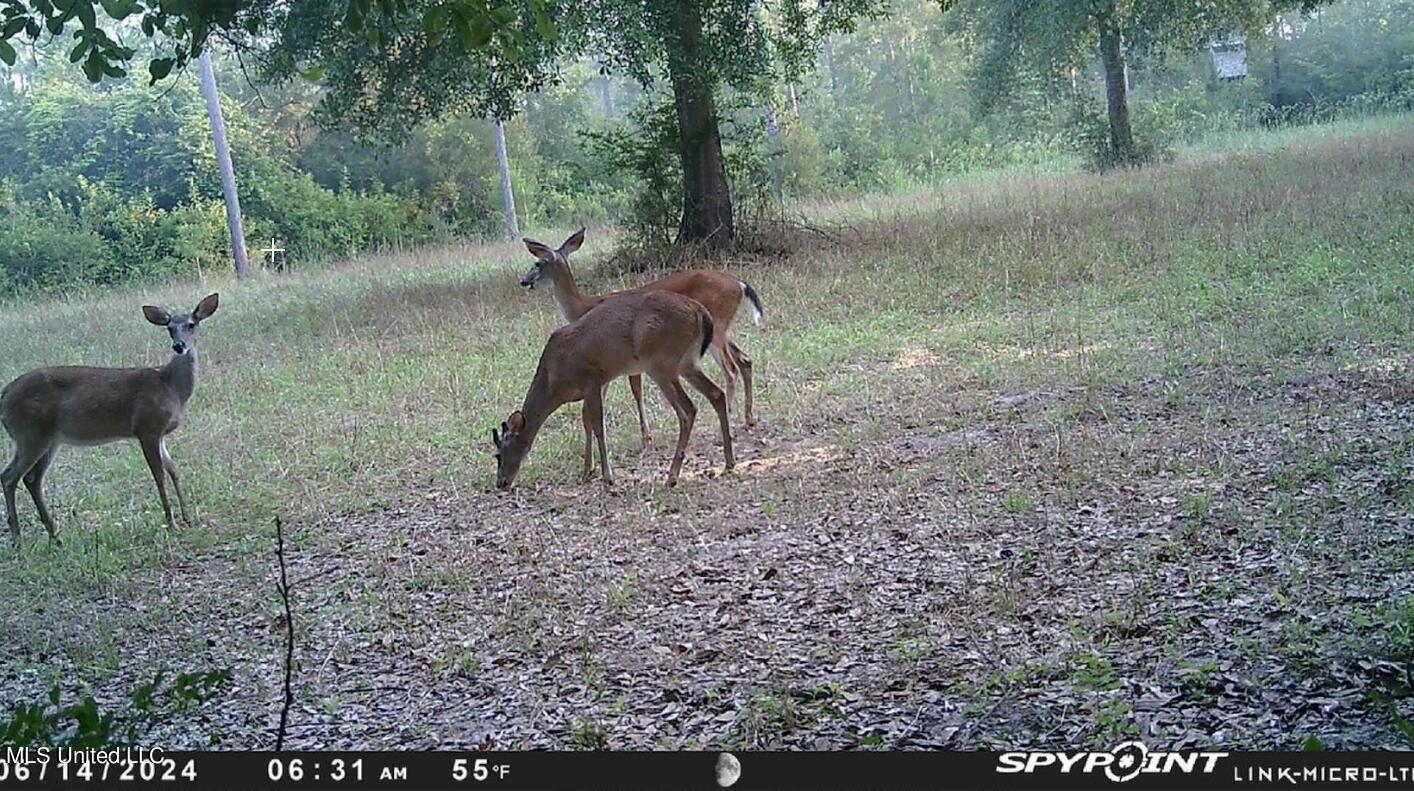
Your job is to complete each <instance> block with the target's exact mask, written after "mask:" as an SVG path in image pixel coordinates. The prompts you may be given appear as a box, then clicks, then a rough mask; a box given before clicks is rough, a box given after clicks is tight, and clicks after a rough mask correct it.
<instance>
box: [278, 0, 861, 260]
mask: <svg viewBox="0 0 1414 791" xmlns="http://www.w3.org/2000/svg"><path fill="white" fill-rule="evenodd" d="M342 5H343V2H342V0H305V2H301V3H295V4H290V5H289V7H288V8H286V9H285V10H284V11H283V12H282V14H281V16H280V18H279V19H278V20H277V22H276V23H275V25H274V27H275V29H277V30H279V31H280V33H279V37H278V41H277V43H276V45H275V46H274V47H273V48H272V49H271V50H270V52H269V54H268V57H267V64H268V66H269V68H270V72H271V73H272V74H273V75H275V76H277V77H279V76H284V77H291V76H294V75H296V74H300V73H305V74H309V73H310V71H311V70H313V71H314V73H315V74H317V75H319V76H321V77H322V79H323V80H324V81H325V84H326V85H327V87H328V93H327V94H326V97H325V99H324V101H323V102H322V104H321V109H320V112H321V116H322V117H323V118H324V119H326V120H335V121H338V122H342V123H349V124H353V125H356V126H358V127H360V128H361V129H364V130H367V131H370V132H373V133H376V134H382V135H384V136H388V137H392V138H394V139H397V138H400V137H404V136H406V135H407V134H408V133H409V131H410V130H411V128H412V127H413V126H415V125H416V124H418V123H421V122H423V121H425V120H427V119H430V118H434V117H437V116H441V115H445V114H449V113H458V112H473V113H477V114H485V115H490V116H494V117H497V118H507V117H509V116H510V115H511V114H513V113H514V111H515V110H516V104H517V102H518V100H519V97H521V96H522V95H524V94H525V93H526V92H527V91H532V90H535V89H537V88H540V87H542V86H544V85H546V84H548V83H550V82H552V81H553V80H554V79H555V78H556V75H557V74H558V71H559V63H560V62H561V61H562V60H563V59H564V58H566V57H568V56H574V55H578V54H581V53H583V52H585V51H588V50H592V51H594V52H595V53H596V55H597V56H598V57H599V58H601V63H602V64H603V68H604V70H605V71H606V72H619V73H623V74H627V75H629V76H632V77H634V78H635V79H637V80H638V81H639V82H640V83H642V84H643V85H649V84H650V83H652V82H653V81H654V80H655V79H656V78H657V77H659V76H663V77H666V81H667V82H668V84H669V85H670V86H671V89H672V94H673V101H674V109H675V114H676V120H677V132H678V134H677V143H678V156H679V161H680V164H681V168H682V192H683V207H682V217H681V222H680V223H679V226H678V242H679V243H700V244H705V245H707V246H709V247H721V246H728V245H730V244H732V242H733V241H734V237H735V230H734V222H733V213H732V196H731V190H730V188H729V186H728V183H727V168H726V162H725V157H724V155H723V151H722V136H721V131H720V119H719V112H718V107H717V93H718V91H719V90H720V89H721V88H722V86H724V85H728V86H732V87H734V88H736V89H738V90H754V89H756V88H758V87H759V85H760V84H761V83H762V82H763V81H769V80H770V79H771V78H772V76H773V72H774V70H775V69H776V68H777V67H779V68H781V69H782V70H783V71H785V72H787V73H795V72H798V71H800V70H802V69H804V68H805V67H806V66H808V65H809V64H810V63H811V62H812V60H813V58H814V56H815V53H816V52H817V50H818V47H819V42H820V40H821V37H822V36H824V35H826V34H828V33H831V32H837V31H844V30H849V29H851V27H852V26H853V24H854V20H855V19H857V18H858V17H860V16H864V15H868V14H871V13H873V12H874V11H876V10H878V9H879V8H880V7H881V0H836V2H831V3H826V4H817V3H803V2H800V0H788V2H786V3H784V4H783V5H781V6H779V7H772V8H771V9H770V10H769V13H768V9H767V4H766V3H765V2H764V0H720V1H718V2H705V0H646V1H645V2H640V1H639V0H590V1H589V2H578V3H575V2H566V3H565V4H563V5H554V4H552V3H550V2H546V3H545V4H544V5H543V6H542V7H541V10H542V11H543V13H544V18H543V20H542V19H540V18H537V19H536V20H534V21H535V24H534V25H526V23H527V22H528V20H527V19H526V18H525V17H515V16H514V15H513V14H510V13H507V14H503V15H502V16H504V21H505V22H506V23H507V24H514V23H516V21H517V19H519V21H520V23H521V24H522V25H524V28H523V29H516V28H512V29H513V30H519V33H520V35H519V37H518V38H516V40H515V44H516V49H515V53H516V57H514V58H507V57H504V56H503V55H501V54H499V53H497V52H495V51H491V50H488V49H486V48H485V47H483V46H482V45H483V44H484V43H485V41H486V39H487V36H488V35H490V33H488V31H487V30H485V29H481V28H477V27H475V26H467V25H464V24H461V23H457V24H454V25H452V26H451V29H452V31H453V32H454V33H456V35H445V34H442V33H441V32H440V30H439V29H429V28H427V27H423V26H419V25H417V24H415V22H416V21H417V20H418V19H422V20H427V19H428V18H431V17H434V16H436V15H439V14H441V13H442V12H440V11H439V10H438V9H443V8H445V6H444V5H443V4H441V3H438V2H434V1H433V0H425V2H416V1H415V2H410V3H409V5H408V9H407V11H406V12H405V16H406V19H405V20H404V24H401V25H393V26H391V29H393V30H396V31H397V32H396V33H395V34H394V35H392V37H391V38H390V39H388V40H378V39H370V40H368V41H366V42H354V43H353V44H352V45H351V44H350V37H349V36H348V35H347V31H346V30H344V29H343V27H342V23H341V21H340V15H341V11H340V9H341V7H342ZM493 16H495V15H494V14H493Z"/></svg>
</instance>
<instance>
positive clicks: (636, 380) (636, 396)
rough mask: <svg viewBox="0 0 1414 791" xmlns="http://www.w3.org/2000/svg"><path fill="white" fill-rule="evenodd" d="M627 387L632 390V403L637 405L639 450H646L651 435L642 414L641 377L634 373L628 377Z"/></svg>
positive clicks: (650, 440)
mask: <svg viewBox="0 0 1414 791" xmlns="http://www.w3.org/2000/svg"><path fill="white" fill-rule="evenodd" d="M628 389H630V390H632V391H633V403H634V404H635V405H636V406H637V407H638V436H639V441H640V445H639V450H648V446H649V445H650V444H652V442H653V437H652V436H651V435H649V433H648V420H647V418H645V417H644V416H643V377H642V376H640V375H639V374H634V375H633V376H630V377H629V378H628Z"/></svg>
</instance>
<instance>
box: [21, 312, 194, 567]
mask: <svg viewBox="0 0 1414 791" xmlns="http://www.w3.org/2000/svg"><path fill="white" fill-rule="evenodd" d="M218 299H219V298H218V295H216V294H212V295H210V296H208V297H207V298H206V299H203V300H202V301H201V302H200V304H198V305H197V306H196V310H194V311H192V312H191V313H190V314H186V315H181V316H173V315H171V314H170V313H168V312H167V311H165V310H163V309H161V308H155V307H152V306H151V305H146V306H144V307H143V309H142V312H143V315H144V316H145V317H146V318H147V320H148V321H150V322H152V323H153V324H156V325H157V326H159V327H165V328H166V330H167V333H168V334H169V335H171V337H172V351H173V352H174V354H173V356H172V359H171V361H169V362H168V363H167V364H166V365H164V366H162V367H161V368H89V367H85V366H77V365H65V366H58V367H54V368H37V369H35V370H33V371H30V372H29V373H26V374H21V375H20V376H19V377H17V378H16V379H15V380H14V381H13V382H10V384H8V385H6V386H5V389H4V391H3V392H0V424H3V425H4V426H5V430H6V431H7V432H9V434H10V438H11V439H13V440H14V443H15V453H14V456H12V457H11V459H10V463H9V464H8V465H7V466H6V467H5V469H4V471H3V472H0V483H3V484H4V487H5V518H6V519H7V520H8V522H9V525H10V535H12V536H13V537H14V539H15V541H16V543H18V542H19V540H20V519H19V516H18V514H16V513H15V487H16V486H17V485H18V484H19V482H20V480H21V479H22V478H23V480H24V482H25V488H27V489H29V494H30V497H32V498H33V499H34V507H35V509H36V510H38V511H39V519H40V521H41V522H43V523H44V529H45V530H48V531H49V538H50V539H52V540H53V541H54V542H55V543H59V536H58V535H56V534H55V532H54V517H52V516H51V515H50V514H49V508H48V507H47V506H46V505H45V503H44V489H43V486H44V473H45V472H46V471H47V470H48V469H49V465H50V464H51V463H52V462H53V461H54V453H55V452H56V451H57V450H58V449H59V446H60V445H102V444H105V443H108V442H114V441H117V440H120V439H129V438H134V439H136V440H137V441H138V444H140V445H141V446H142V453H143V455H144V456H145V457H147V466H148V468H149V469H151V470H152V478H153V480H155V481H156V482H157V495H158V496H159V497H160V498H161V499H162V513H163V515H164V516H166V518H167V526H168V527H169V528H172V529H174V530H175V529H176V524H175V523H174V522H173V521H172V506H171V504H170V503H169V502H168V501H167V486H166V482H165V480H164V479H163V474H164V473H165V474H166V475H169V476H171V478H172V488H173V489H175V490H176V492H177V503H178V504H179V505H180V506H181V511H182V521H183V522H186V523H187V524H191V520H190V518H188V516H187V503H186V499H185V498H184V497H182V486H181V484H180V483H179V482H178V477H177V465H176V463H174V462H173V461H172V457H171V456H170V455H168V454H167V445H166V443H165V441H164V440H165V438H166V436H167V435H168V434H170V433H171V432H172V431H173V430H175V429H176V428H177V426H179V425H181V422H182V417H183V415H184V414H185V412H186V405H187V400H188V399H190V398H191V394H192V391H193V390H194V389H195V388H196V372H197V371H196V331H197V327H198V326H200V324H201V322H203V321H205V320H206V319H208V318H210V317H211V314H213V313H215V312H216V305H217V302H218Z"/></svg>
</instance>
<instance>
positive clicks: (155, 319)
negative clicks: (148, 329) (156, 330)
mask: <svg viewBox="0 0 1414 791" xmlns="http://www.w3.org/2000/svg"><path fill="white" fill-rule="evenodd" d="M142 315H143V317H145V318H146V319H147V320H148V321H150V322H152V323H153V324H156V325H157V326H159V327H165V326H167V325H168V324H169V323H171V321H172V314H170V313H168V312H167V311H165V310H163V309H161V308H157V307H153V306H152V305H143V306H142Z"/></svg>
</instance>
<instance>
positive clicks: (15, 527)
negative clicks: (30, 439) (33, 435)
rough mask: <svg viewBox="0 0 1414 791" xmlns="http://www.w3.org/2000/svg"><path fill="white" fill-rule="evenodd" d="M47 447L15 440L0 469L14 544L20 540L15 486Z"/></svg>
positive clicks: (7, 516) (44, 452)
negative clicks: (13, 451)
mask: <svg viewBox="0 0 1414 791" xmlns="http://www.w3.org/2000/svg"><path fill="white" fill-rule="evenodd" d="M49 449H50V446H46V445H42V444H22V443H20V442H19V441H16V442H15V453H14V455H13V456H11V457H10V463H9V464H7V465H5V469H4V470H0V485H3V486H4V489H5V521H6V522H7V523H8V524H9V526H10V536H11V537H12V538H14V539H15V543H16V544H18V543H19V542H20V515H19V514H18V513H17V512H16V511H15V487H17V486H19V485H20V479H21V478H23V477H24V476H25V474H26V473H28V472H29V471H30V469H31V468H32V467H34V465H35V464H36V463H37V462H38V461H39V460H40V459H42V458H44V454H46V453H48V452H49Z"/></svg>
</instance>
